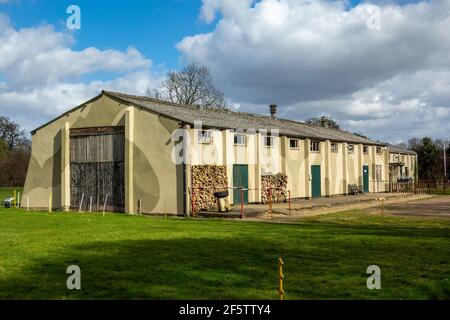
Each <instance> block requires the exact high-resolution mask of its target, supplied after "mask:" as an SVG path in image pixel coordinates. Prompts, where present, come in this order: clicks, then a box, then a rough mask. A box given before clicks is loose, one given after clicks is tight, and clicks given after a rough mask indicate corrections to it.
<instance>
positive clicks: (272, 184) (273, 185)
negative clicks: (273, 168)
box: [261, 173, 288, 203]
mask: <svg viewBox="0 0 450 320" xmlns="http://www.w3.org/2000/svg"><path fill="white" fill-rule="evenodd" d="M287 182H288V177H287V175H285V174H282V173H278V174H275V175H263V176H261V189H262V190H261V202H262V203H268V202H269V199H270V193H272V203H275V202H286V201H287V198H288V197H287Z"/></svg>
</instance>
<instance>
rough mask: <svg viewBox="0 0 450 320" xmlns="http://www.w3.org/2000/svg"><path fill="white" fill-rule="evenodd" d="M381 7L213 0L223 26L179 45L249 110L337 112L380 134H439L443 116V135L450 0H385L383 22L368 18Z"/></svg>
mask: <svg viewBox="0 0 450 320" xmlns="http://www.w3.org/2000/svg"><path fill="white" fill-rule="evenodd" d="M384 2H385V1H384ZM372 8H373V7H372V5H369V4H362V5H359V6H357V7H355V8H348V7H347V2H346V1H323V0H316V1H309V0H280V1H278V0H261V1H258V2H254V1H250V0H248V1H241V0H204V1H203V6H202V9H201V13H200V14H201V17H202V19H203V20H204V21H206V22H212V21H214V19H216V16H217V15H218V13H219V14H220V15H218V16H219V17H220V18H219V19H218V21H217V22H216V28H215V30H214V31H213V32H211V33H208V34H198V35H194V36H190V37H186V38H184V39H183V40H182V41H181V42H180V43H179V44H178V45H177V47H178V49H179V50H180V52H181V53H182V55H183V56H184V58H185V59H186V60H188V61H195V62H199V63H204V64H206V65H207V66H208V67H209V68H211V70H212V72H213V75H214V76H215V79H216V80H217V84H218V86H219V87H221V88H223V89H224V91H225V93H226V95H227V96H228V97H230V98H231V100H232V101H234V102H236V103H238V104H240V105H242V107H243V108H247V110H251V111H260V112H266V105H267V104H269V103H272V102H277V103H278V104H279V105H280V106H281V107H282V108H281V110H280V111H281V113H282V115H284V116H286V117H290V118H300V117H302V118H304V117H307V116H314V115H317V114H320V113H323V114H330V115H333V116H335V117H336V118H338V119H339V120H341V122H342V123H343V124H344V125H345V126H347V128H349V129H350V130H354V131H366V132H367V134H370V135H372V136H373V137H375V138H380V139H381V138H383V139H391V140H395V139H397V138H398V137H399V136H400V137H401V139H404V140H406V139H407V138H409V137H411V136H414V135H419V134H433V131H430V130H429V129H426V128H427V127H428V126H434V125H437V124H439V125H440V128H441V131H440V132H436V131H435V132H434V134H435V135H436V136H439V135H444V134H447V135H449V134H450V126H448V124H447V123H448V121H449V120H450V117H449V115H448V111H447V110H448V108H449V107H450V99H449V98H450V90H449V89H450V55H449V52H450V37H449V36H448V30H450V0H432V1H427V2H419V3H417V4H410V5H403V6H400V5H395V4H386V3H385V4H380V9H381V11H380V13H381V14H380V18H381V20H380V26H381V29H380V30H372V29H369V28H368V27H367V21H368V19H369V18H370V17H371V12H373V10H371V9H372ZM283 107H284V108H283ZM262 108H263V109H262ZM306 108H308V109H306ZM373 124H376V126H375V127H374V126H373ZM446 124H447V125H446Z"/></svg>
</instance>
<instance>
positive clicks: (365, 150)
mask: <svg viewBox="0 0 450 320" xmlns="http://www.w3.org/2000/svg"><path fill="white" fill-rule="evenodd" d="M363 153H366V154H367V153H369V146H363Z"/></svg>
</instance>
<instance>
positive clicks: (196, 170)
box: [191, 166, 228, 211]
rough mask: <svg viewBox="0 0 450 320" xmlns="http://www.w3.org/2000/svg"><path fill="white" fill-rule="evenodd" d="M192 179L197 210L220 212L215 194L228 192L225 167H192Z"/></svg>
mask: <svg viewBox="0 0 450 320" xmlns="http://www.w3.org/2000/svg"><path fill="white" fill-rule="evenodd" d="M191 179H192V191H193V200H194V206H195V210H196V211H200V210H206V211H218V210H219V206H218V201H217V199H216V198H215V197H214V192H218V191H226V190H227V187H228V179H227V170H226V168H225V166H192V177H191Z"/></svg>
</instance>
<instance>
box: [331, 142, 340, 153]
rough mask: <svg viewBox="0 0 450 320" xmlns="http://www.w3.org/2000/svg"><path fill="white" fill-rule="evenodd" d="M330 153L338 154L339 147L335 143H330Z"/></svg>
mask: <svg viewBox="0 0 450 320" xmlns="http://www.w3.org/2000/svg"><path fill="white" fill-rule="evenodd" d="M331 151H332V152H338V151H339V145H338V144H337V143H336V142H332V143H331Z"/></svg>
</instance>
